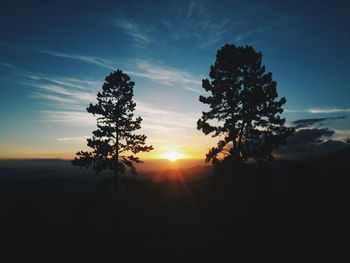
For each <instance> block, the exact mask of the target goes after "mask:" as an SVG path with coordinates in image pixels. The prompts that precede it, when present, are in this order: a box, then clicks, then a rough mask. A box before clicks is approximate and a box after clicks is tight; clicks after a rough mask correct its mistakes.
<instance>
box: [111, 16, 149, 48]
mask: <svg viewBox="0 0 350 263" xmlns="http://www.w3.org/2000/svg"><path fill="white" fill-rule="evenodd" d="M111 23H112V25H114V26H116V27H119V28H121V29H123V30H124V32H125V34H127V35H129V36H130V37H131V38H132V39H133V40H134V42H135V44H136V45H137V46H139V47H145V46H147V45H148V44H149V43H151V42H152V38H151V36H150V32H151V31H153V30H154V29H153V27H152V26H150V25H148V26H146V25H140V24H139V23H136V22H135V21H134V20H131V19H126V18H114V19H111Z"/></svg>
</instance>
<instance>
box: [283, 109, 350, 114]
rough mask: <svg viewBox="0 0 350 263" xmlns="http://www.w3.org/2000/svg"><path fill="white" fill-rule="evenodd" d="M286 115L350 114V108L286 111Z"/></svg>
mask: <svg viewBox="0 0 350 263" xmlns="http://www.w3.org/2000/svg"><path fill="white" fill-rule="evenodd" d="M284 112H286V113H312V114H321V113H342V112H343V113H345V112H350V108H312V109H307V110H294V109H286V110H284Z"/></svg>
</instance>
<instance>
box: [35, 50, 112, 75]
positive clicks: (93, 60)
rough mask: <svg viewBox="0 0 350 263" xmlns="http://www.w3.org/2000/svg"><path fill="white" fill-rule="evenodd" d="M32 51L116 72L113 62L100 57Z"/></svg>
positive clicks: (50, 51)
mask: <svg viewBox="0 0 350 263" xmlns="http://www.w3.org/2000/svg"><path fill="white" fill-rule="evenodd" d="M31 50H32V51H35V52H38V53H42V54H46V55H50V56H54V57H59V58H66V59H72V60H76V61H81V62H85V63H88V64H92V65H95V66H100V67H103V68H107V69H111V70H114V69H115V68H114V66H113V65H115V64H116V63H115V62H114V61H112V60H109V59H105V58H99V57H94V56H84V55H75V54H69V53H64V52H57V51H52V50H48V49H38V48H35V49H31Z"/></svg>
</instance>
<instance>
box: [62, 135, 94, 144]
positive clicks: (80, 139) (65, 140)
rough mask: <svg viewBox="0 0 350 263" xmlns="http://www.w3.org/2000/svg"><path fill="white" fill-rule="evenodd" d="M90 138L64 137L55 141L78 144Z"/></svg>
mask: <svg viewBox="0 0 350 263" xmlns="http://www.w3.org/2000/svg"><path fill="white" fill-rule="evenodd" d="M90 137H91V136H76V137H64V138H57V139H56V140H57V141H60V142H77V143H80V142H82V141H85V140H86V139H87V138H90Z"/></svg>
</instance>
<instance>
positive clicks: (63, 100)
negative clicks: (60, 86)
mask: <svg viewBox="0 0 350 263" xmlns="http://www.w3.org/2000/svg"><path fill="white" fill-rule="evenodd" d="M31 97H32V98H36V99H41V100H48V101H54V102H58V103H61V104H73V103H74V102H75V101H74V100H72V99H69V98H63V97H60V96H57V95H52V94H45V93H41V92H33V94H32V96H31Z"/></svg>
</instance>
